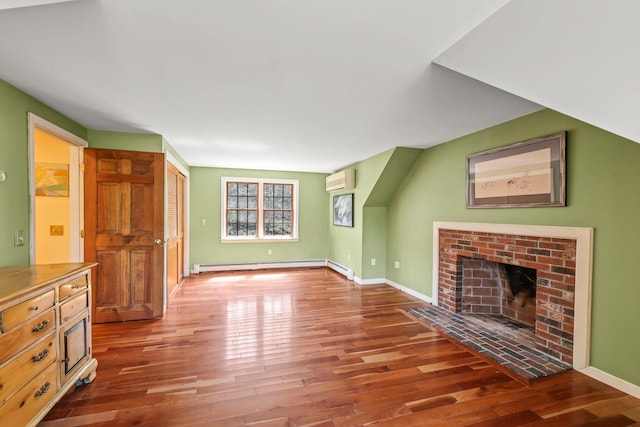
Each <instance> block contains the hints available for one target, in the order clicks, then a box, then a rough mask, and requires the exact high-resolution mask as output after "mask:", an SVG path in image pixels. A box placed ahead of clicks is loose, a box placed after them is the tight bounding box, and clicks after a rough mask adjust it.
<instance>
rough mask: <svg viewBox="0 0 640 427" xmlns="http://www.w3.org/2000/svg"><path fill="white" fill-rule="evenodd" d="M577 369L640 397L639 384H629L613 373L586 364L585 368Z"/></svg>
mask: <svg viewBox="0 0 640 427" xmlns="http://www.w3.org/2000/svg"><path fill="white" fill-rule="evenodd" d="M578 371H579V372H582V373H583V374H585V375H588V376H590V377H591V378H594V379H596V380H598V381H600V382H603V383H605V384H607V385H610V386H611V387H613V388H617V389H618V390H620V391H623V392H625V393H627V394H630V395H631V396H633V397H635V398H638V399H640V386H637V385H635V384H631V383H630V382H627V381H625V380H623V379H620V378H618V377H614V376H613V375H611V374H608V373H606V372H604V371H601V370H600V369H598V368H594V367H593V366H587V367H586V368H583V369H578Z"/></svg>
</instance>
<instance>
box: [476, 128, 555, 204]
mask: <svg viewBox="0 0 640 427" xmlns="http://www.w3.org/2000/svg"><path fill="white" fill-rule="evenodd" d="M565 151H566V132H560V133H556V134H553V135H548V136H543V137H540V138H535V139H532V140H529V141H524V142H519V143H516V144H512V145H508V146H506V147H500V148H495V149H493V150H488V151H483V152H481V153H475V154H470V155H468V156H467V181H466V183H467V188H466V195H467V200H466V202H467V203H466V206H467V208H510V207H537V206H566V185H565V180H566V178H565V170H566V164H565V163H566V160H565Z"/></svg>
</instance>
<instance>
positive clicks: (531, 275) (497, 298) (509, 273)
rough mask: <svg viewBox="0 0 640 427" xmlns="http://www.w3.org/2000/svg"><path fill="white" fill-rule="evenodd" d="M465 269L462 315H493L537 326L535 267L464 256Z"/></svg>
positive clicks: (521, 324) (529, 325)
mask: <svg viewBox="0 0 640 427" xmlns="http://www.w3.org/2000/svg"><path fill="white" fill-rule="evenodd" d="M461 270H462V301H461V306H460V307H461V312H462V314H465V313H467V314H483V315H492V316H497V317H502V318H504V319H508V321H509V323H513V324H514V326H523V327H530V328H534V327H535V318H536V282H537V271H536V270H535V269H533V268H526V267H522V266H518V265H511V264H503V263H499V262H494V261H487V260H481V259H473V258H463V259H462V268H461Z"/></svg>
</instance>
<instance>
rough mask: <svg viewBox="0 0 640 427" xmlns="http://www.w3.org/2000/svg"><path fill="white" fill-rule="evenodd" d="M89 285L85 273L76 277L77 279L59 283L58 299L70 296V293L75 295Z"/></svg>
mask: <svg viewBox="0 0 640 427" xmlns="http://www.w3.org/2000/svg"><path fill="white" fill-rule="evenodd" d="M88 287H89V279H88V276H87V275H86V274H85V275H84V276H81V277H78V278H77V279H75V280H73V281H71V282H69V283H67V284H66V285H61V286H60V290H59V297H58V298H59V299H60V301H62V300H63V299H65V298H68V297H70V296H71V295H75V294H77V293H78V292H82V291H84V290H86V289H87V288H88Z"/></svg>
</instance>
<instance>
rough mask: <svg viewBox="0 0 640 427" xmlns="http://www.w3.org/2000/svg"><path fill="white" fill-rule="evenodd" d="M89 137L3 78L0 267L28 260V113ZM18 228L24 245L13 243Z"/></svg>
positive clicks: (0, 88) (0, 94)
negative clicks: (3, 172)
mask: <svg viewBox="0 0 640 427" xmlns="http://www.w3.org/2000/svg"><path fill="white" fill-rule="evenodd" d="M29 112H31V113H34V114H36V115H38V116H39V117H41V118H43V119H45V120H48V121H50V122H51V123H54V124H56V125H57V126H60V127H61V128H63V129H65V130H67V131H69V132H71V133H73V134H74V135H77V136H79V137H80V138H83V139H86V138H87V130H86V129H85V128H84V127H82V126H80V125H79V124H77V123H75V122H73V121H71V120H69V119H68V118H66V117H64V116H63V115H61V114H60V113H58V112H56V111H54V110H52V109H51V108H49V107H47V106H46V105H44V104H42V103H41V102H39V101H37V100H36V99H34V98H32V97H30V96H29V95H27V94H25V93H24V92H22V91H20V90H18V89H16V88H15V87H13V86H11V85H10V84H8V83H6V82H4V81H2V80H0V170H4V171H5V172H6V173H7V180H6V181H5V182H0V206H1V207H2V209H0V267H3V266H7V265H18V264H29V263H30V260H29V239H30V236H29V209H30V207H29V203H30V202H29V177H28V166H29V154H28V152H29V148H28V147H29V143H28V115H27V114H28V113H29ZM15 230H24V232H25V245H24V246H19V247H14V246H13V233H14V231H15Z"/></svg>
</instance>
